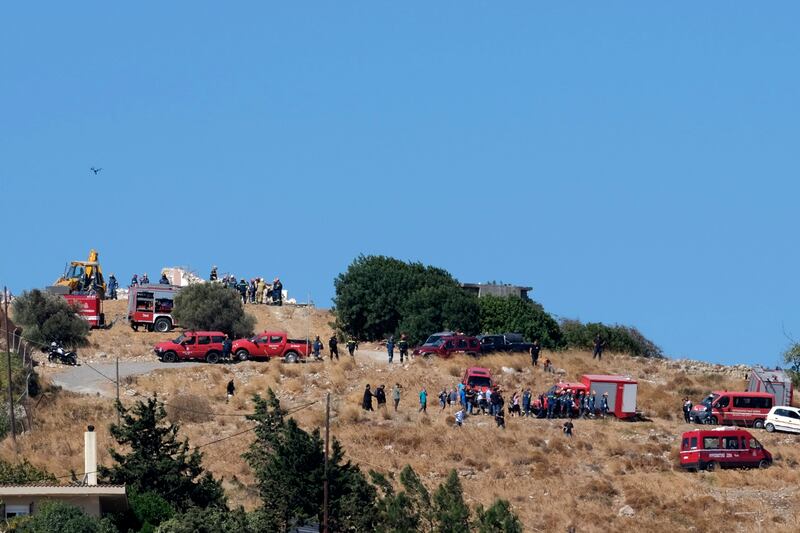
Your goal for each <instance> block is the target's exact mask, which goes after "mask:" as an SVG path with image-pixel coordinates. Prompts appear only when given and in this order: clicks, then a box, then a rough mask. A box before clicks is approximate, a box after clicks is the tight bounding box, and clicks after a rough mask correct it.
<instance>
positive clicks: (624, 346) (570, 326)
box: [561, 319, 664, 358]
mask: <svg viewBox="0 0 800 533" xmlns="http://www.w3.org/2000/svg"><path fill="white" fill-rule="evenodd" d="M561 333H562V335H563V336H564V342H565V343H566V345H567V346H568V347H570V348H575V349H578V350H590V349H592V346H593V344H594V338H595V337H596V336H597V335H600V336H601V337H602V338H603V339H604V340H605V341H606V349H607V350H608V351H610V352H617V353H625V354H628V355H633V356H637V357H656V358H660V357H664V354H663V352H662V351H661V348H659V347H658V346H657V345H656V344H655V343H654V342H653V341H651V340H650V339H648V338H647V337H645V336H644V335H642V333H641V332H640V331H639V330H638V329H636V328H634V327H630V326H622V325H619V324H615V325H613V326H609V325H606V324H600V323H598V322H592V323H588V324H583V323H582V322H580V321H578V320H566V319H565V320H562V321H561Z"/></svg>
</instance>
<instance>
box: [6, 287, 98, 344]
mask: <svg viewBox="0 0 800 533" xmlns="http://www.w3.org/2000/svg"><path fill="white" fill-rule="evenodd" d="M13 305H14V308H13V309H14V321H15V322H17V323H18V324H19V325H20V326H22V328H23V330H24V336H25V338H26V339H28V340H30V341H32V342H34V343H39V344H41V345H48V344H50V343H51V342H60V343H62V344H63V345H64V346H70V347H77V346H86V345H87V344H88V340H87V337H88V335H89V324H88V323H87V322H86V321H85V320H83V319H82V318H81V317H79V316H78V315H77V314H76V309H75V308H74V307H72V306H71V305H70V304H69V303H67V301H66V300H65V299H64V298H61V297H59V296H55V295H52V294H47V293H45V292H42V291H40V290H39V289H33V290H32V291H30V292H23V293H22V296H20V297H19V298H17V299H16V300H14V304H13Z"/></svg>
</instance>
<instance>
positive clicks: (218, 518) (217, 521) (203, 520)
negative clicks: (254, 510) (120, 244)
mask: <svg viewBox="0 0 800 533" xmlns="http://www.w3.org/2000/svg"><path fill="white" fill-rule="evenodd" d="M254 518H255V517H254V516H248V515H247V513H245V512H244V509H242V508H241V507H238V508H237V509H234V510H231V511H229V510H227V509H220V508H217V507H209V508H208V509H200V508H197V507H191V508H189V509H188V510H187V511H186V512H185V513H183V514H179V515H176V516H175V517H173V518H171V519H169V520H167V521H166V522H163V523H162V524H161V525H160V526H158V529H156V531H157V532H158V533H228V532H234V531H235V532H236V533H260V532H261V531H269V529H263V528H261V527H260V526H258V524H257V522H255V520H254Z"/></svg>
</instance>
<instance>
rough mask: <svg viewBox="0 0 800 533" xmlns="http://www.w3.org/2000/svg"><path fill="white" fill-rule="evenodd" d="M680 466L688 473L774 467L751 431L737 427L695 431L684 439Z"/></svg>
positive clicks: (769, 454)
mask: <svg viewBox="0 0 800 533" xmlns="http://www.w3.org/2000/svg"><path fill="white" fill-rule="evenodd" d="M680 461H681V467H683V468H685V469H686V470H689V471H696V470H714V469H716V468H717V467H720V468H726V467H728V468H742V467H759V468H766V467H768V466H769V465H771V464H772V454H771V453H769V452H768V451H767V450H766V449H764V447H763V446H762V445H761V443H760V442H758V440H757V439H756V438H755V437H753V436H752V435H751V434H750V433H749V432H748V431H746V430H744V429H739V428H735V427H718V428H714V429H695V430H694V431H687V432H685V433H684V434H683V436H682V437H681V451H680Z"/></svg>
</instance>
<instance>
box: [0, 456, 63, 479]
mask: <svg viewBox="0 0 800 533" xmlns="http://www.w3.org/2000/svg"><path fill="white" fill-rule="evenodd" d="M38 481H49V482H51V483H55V481H56V478H55V476H53V474H51V473H50V472H47V471H46V470H40V469H39V468H36V467H35V466H33V465H32V464H30V463H29V462H28V460H27V459H23V460H22V462H21V463H17V464H12V463H9V462H6V461H3V460H2V459H0V484H2V485H22V484H25V483H36V482H38Z"/></svg>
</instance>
